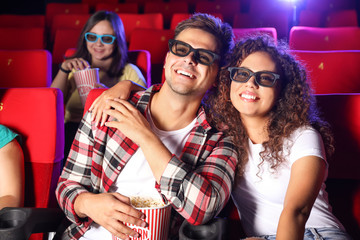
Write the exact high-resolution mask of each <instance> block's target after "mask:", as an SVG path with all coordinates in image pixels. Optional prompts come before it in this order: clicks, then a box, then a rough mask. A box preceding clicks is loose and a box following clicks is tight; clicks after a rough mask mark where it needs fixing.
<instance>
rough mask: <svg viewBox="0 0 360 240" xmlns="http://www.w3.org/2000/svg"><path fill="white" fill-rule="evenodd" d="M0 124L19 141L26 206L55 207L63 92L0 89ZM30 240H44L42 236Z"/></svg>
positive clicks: (62, 147) (59, 160)
mask: <svg viewBox="0 0 360 240" xmlns="http://www.w3.org/2000/svg"><path fill="white" fill-rule="evenodd" d="M0 123H1V124H3V125H6V126H8V127H9V128H10V129H12V130H14V131H15V132H17V133H19V134H20V135H21V138H22V148H23V152H24V160H25V201H24V205H25V207H31V208H33V207H35V208H48V207H57V202H56V199H55V188H56V185H57V181H58V179H59V176H60V171H61V166H62V163H61V161H62V159H63V157H64V156H63V155H64V109H63V96H62V92H61V91H60V90H59V89H56V88H3V89H0ZM30 239H31V240H35V239H36V240H43V238H42V234H35V235H32V236H31V238H30Z"/></svg>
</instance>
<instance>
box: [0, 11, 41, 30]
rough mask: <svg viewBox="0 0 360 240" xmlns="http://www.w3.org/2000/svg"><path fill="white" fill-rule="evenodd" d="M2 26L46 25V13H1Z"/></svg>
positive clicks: (27, 26) (0, 25)
mask: <svg viewBox="0 0 360 240" xmlns="http://www.w3.org/2000/svg"><path fill="white" fill-rule="evenodd" d="M0 27H13V28H17V27H21V28H23V27H24V28H29V27H30V28H31V27H40V28H44V27H45V15H41V14H31V15H20V14H0Z"/></svg>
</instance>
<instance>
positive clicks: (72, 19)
mask: <svg viewBox="0 0 360 240" xmlns="http://www.w3.org/2000/svg"><path fill="white" fill-rule="evenodd" d="M89 17H90V14H57V15H55V16H54V18H53V22H52V25H51V28H50V41H51V43H53V42H54V39H55V34H56V31H57V30H59V29H77V30H80V31H81V29H82V28H83V27H84V26H85V24H86V22H87V20H88V19H89ZM51 43H50V44H51Z"/></svg>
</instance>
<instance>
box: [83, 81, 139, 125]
mask: <svg viewBox="0 0 360 240" xmlns="http://www.w3.org/2000/svg"><path fill="white" fill-rule="evenodd" d="M132 85H133V83H132V82H131V81H128V80H126V81H120V82H118V83H117V84H116V85H115V86H113V87H112V88H109V89H107V90H106V91H104V92H103V93H102V94H101V95H100V96H99V97H97V98H96V99H95V100H94V102H93V103H92V104H91V106H90V108H89V110H90V111H91V112H92V117H91V121H95V122H96V123H95V124H96V126H97V125H99V123H100V126H104V124H105V121H106V120H107V118H108V115H107V114H106V113H105V112H104V110H106V109H110V106H109V105H108V104H107V103H106V102H107V100H108V99H115V98H119V99H125V100H127V99H128V98H129V96H130V93H131V91H132V90H133V86H132Z"/></svg>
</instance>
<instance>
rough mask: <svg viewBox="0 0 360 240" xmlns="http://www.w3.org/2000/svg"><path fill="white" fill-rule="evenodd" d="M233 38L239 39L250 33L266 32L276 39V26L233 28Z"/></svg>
mask: <svg viewBox="0 0 360 240" xmlns="http://www.w3.org/2000/svg"><path fill="white" fill-rule="evenodd" d="M233 33H234V37H235V40H239V39H241V38H243V37H246V36H249V35H250V36H251V35H252V34H267V35H269V36H271V37H273V38H274V39H275V40H277V32H276V28H273V27H266V28H265V27H264V28H233Z"/></svg>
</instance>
